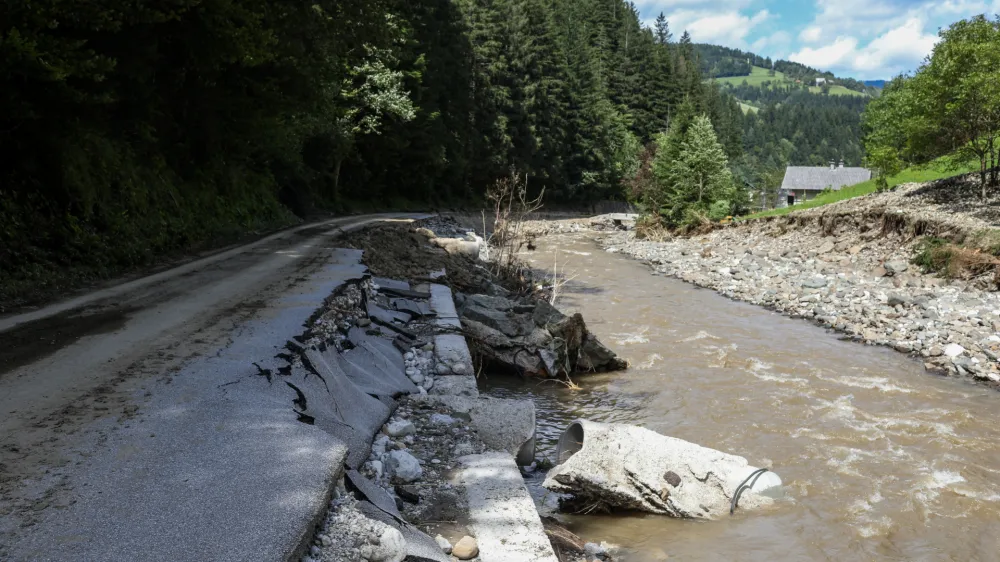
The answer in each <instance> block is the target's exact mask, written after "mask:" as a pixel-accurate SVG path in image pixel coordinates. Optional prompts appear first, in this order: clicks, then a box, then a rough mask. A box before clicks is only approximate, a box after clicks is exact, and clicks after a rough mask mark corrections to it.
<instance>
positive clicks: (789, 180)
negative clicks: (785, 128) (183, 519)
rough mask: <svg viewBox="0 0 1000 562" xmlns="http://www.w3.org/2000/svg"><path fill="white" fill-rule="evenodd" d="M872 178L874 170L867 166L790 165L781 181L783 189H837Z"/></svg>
mask: <svg viewBox="0 0 1000 562" xmlns="http://www.w3.org/2000/svg"><path fill="white" fill-rule="evenodd" d="M870 179H872V172H871V170H868V169H866V168H840V167H836V168H830V167H829V166H822V167H808V166H789V167H788V168H787V169H786V170H785V180H784V181H783V182H782V183H781V189H783V190H785V191H791V190H798V191H801V190H806V191H822V190H824V189H826V188H827V187H829V188H831V189H833V190H834V191H837V190H839V189H840V188H842V187H845V186H848V185H854V184H856V183H861V182H863V181H868V180H870Z"/></svg>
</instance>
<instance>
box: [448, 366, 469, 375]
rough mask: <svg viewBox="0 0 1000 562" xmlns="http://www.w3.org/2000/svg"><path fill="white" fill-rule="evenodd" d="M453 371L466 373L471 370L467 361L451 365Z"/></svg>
mask: <svg viewBox="0 0 1000 562" xmlns="http://www.w3.org/2000/svg"><path fill="white" fill-rule="evenodd" d="M451 371H452V372H453V373H455V374H456V375H465V374H467V373H468V372H469V368H468V367H467V366H466V365H465V363H455V364H454V365H452V366H451Z"/></svg>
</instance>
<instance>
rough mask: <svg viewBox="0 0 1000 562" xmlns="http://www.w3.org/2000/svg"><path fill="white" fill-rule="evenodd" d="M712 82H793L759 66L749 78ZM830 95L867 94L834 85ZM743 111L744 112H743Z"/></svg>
mask: <svg viewBox="0 0 1000 562" xmlns="http://www.w3.org/2000/svg"><path fill="white" fill-rule="evenodd" d="M713 80H715V81H716V82H718V83H719V84H731V85H733V86H739V85H740V84H742V83H743V81H744V80H745V81H746V82H747V84H749V85H751V86H758V87H759V86H761V85H763V84H764V82H774V83H784V82H793V80H789V79H788V78H785V74H784V73H783V72H775V73H774V76H770V75H769V74H768V70H767V69H766V68H761V67H759V66H755V67H753V68H752V69H751V70H750V76H727V77H725V78H713ZM809 91H810V92H812V93H814V94H818V93H820V92H821V91H822V89H821V88H820V87H819V86H810V87H809ZM830 95H831V96H865V95H867V94H863V93H861V92H855V91H854V90H848V89H847V88H845V87H843V86H841V85H834V86H831V87H830ZM745 111H746V110H744V112H745Z"/></svg>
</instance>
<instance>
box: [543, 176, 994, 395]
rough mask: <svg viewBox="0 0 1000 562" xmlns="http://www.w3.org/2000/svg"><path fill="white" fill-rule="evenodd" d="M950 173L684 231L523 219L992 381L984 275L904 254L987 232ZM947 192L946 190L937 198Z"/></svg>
mask: <svg viewBox="0 0 1000 562" xmlns="http://www.w3.org/2000/svg"><path fill="white" fill-rule="evenodd" d="M956 191H959V192H960V190H956V189H955V183H954V181H953V180H946V181H945V182H938V183H937V184H934V185H931V186H928V185H918V184H911V185H907V186H902V187H901V188H899V189H898V190H895V191H893V192H890V193H885V194H876V195H871V196H867V197H862V198H858V199H854V200H848V201H843V202H841V203H838V204H833V205H828V206H826V207H822V208H817V209H811V210H808V211H804V212H801V213H793V214H791V215H788V216H787V217H777V218H772V219H764V220H753V221H746V222H742V223H737V224H735V225H731V226H729V227H727V228H721V229H716V230H714V231H712V232H710V233H708V234H705V235H700V236H692V237H667V239H665V240H663V241H652V240H642V239H639V238H637V237H636V235H635V233H634V232H626V231H620V230H615V229H614V228H612V226H611V225H609V224H608V221H605V220H601V219H600V218H597V219H595V220H590V221H563V222H562V223H559V224H553V223H544V224H535V225H532V227H531V231H532V232H536V233H541V234H545V233H552V232H574V231H580V230H584V229H585V230H591V231H592V232H595V233H597V234H596V236H597V237H598V241H599V243H600V244H601V245H602V247H604V248H605V250H606V251H608V252H621V253H623V254H625V255H628V256H630V257H633V258H635V259H639V260H642V261H644V262H646V263H648V264H649V266H650V267H652V268H653V271H654V273H655V274H659V275H668V276H672V277H676V278H679V279H682V280H684V281H686V282H688V283H692V284H694V285H697V286H700V287H704V288H709V289H713V290H715V291H718V292H719V293H721V294H723V295H725V296H727V297H730V298H733V299H736V300H740V301H745V302H748V303H751V304H755V305H760V306H765V307H767V308H770V309H772V310H775V311H777V312H780V313H782V314H785V315H789V316H793V317H797V318H804V319H808V320H810V321H812V322H815V323H817V324H819V325H821V326H823V327H826V328H829V329H831V330H835V331H836V332H839V333H841V334H844V335H846V336H847V337H848V338H850V339H852V340H855V341H858V342H862V343H865V344H869V345H880V346H887V347H891V348H893V349H895V350H897V351H899V352H902V353H907V354H910V355H912V356H914V357H916V358H919V359H920V360H921V361H922V362H923V364H924V366H925V368H926V369H927V370H929V371H932V372H935V373H939V374H946V375H953V376H962V377H967V378H969V379H972V380H975V381H977V382H979V383H982V384H986V385H989V386H993V387H997V388H1000V334H998V332H1000V294H998V293H997V292H996V291H995V289H996V285H995V281H994V280H993V278H992V275H988V276H986V275H984V276H980V277H978V278H975V279H968V280H961V279H948V278H945V277H943V276H941V275H939V274H935V273H930V274H928V273H924V272H923V271H922V270H921V268H920V267H918V266H917V265H915V264H914V263H913V261H914V257H915V255H916V254H917V252H918V251H919V243H920V241H921V240H922V236H924V235H933V236H936V237H941V238H944V239H948V240H952V241H956V242H962V241H968V240H971V239H984V238H988V237H989V233H990V232H992V230H991V229H992V228H994V227H995V224H994V223H995V220H996V218H995V217H994V216H993V215H992V210H991V208H987V209H982V208H980V207H979V206H976V205H968V204H967V203H965V202H963V201H964V200H963V199H962V198H961V197H960V196H957V195H955V192H956ZM946 197H947V198H946Z"/></svg>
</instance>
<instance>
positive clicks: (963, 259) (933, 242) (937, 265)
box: [913, 237, 1000, 286]
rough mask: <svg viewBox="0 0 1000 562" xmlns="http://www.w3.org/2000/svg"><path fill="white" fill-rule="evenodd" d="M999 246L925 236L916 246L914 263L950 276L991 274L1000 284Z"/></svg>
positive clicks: (964, 278) (927, 271)
mask: <svg viewBox="0 0 1000 562" xmlns="http://www.w3.org/2000/svg"><path fill="white" fill-rule="evenodd" d="M998 250H1000V248H997V247H993V248H991V249H990V250H985V249H983V248H979V247H967V246H962V245H959V244H954V243H951V242H949V241H948V240H945V239H943V238H936V237H926V238H924V239H922V240H921V241H920V242H919V243H918V244H917V246H916V255H915V256H914V258H913V263H914V264H915V265H918V266H920V267H921V269H922V270H923V271H924V273H937V274H939V275H941V276H942V277H945V278H947V279H963V280H970V279H982V278H984V277H991V280H990V282H991V283H992V284H993V285H994V286H1000V259H997V257H996V254H997V253H998Z"/></svg>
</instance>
